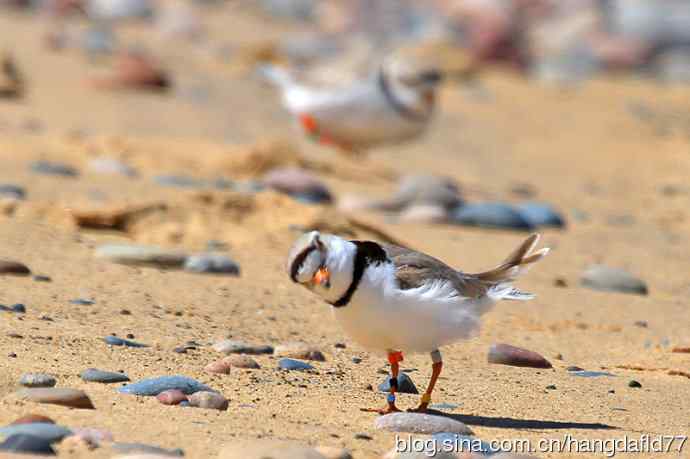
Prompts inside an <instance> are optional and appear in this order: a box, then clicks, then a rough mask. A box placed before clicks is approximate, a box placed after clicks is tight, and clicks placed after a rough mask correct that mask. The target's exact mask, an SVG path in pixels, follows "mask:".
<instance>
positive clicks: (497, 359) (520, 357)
mask: <svg viewBox="0 0 690 459" xmlns="http://www.w3.org/2000/svg"><path fill="white" fill-rule="evenodd" d="M487 360H488V362H489V363H496V364H500V365H511V366H514V367H530V368H551V367H552V365H551V363H550V362H549V361H548V360H546V359H545V358H544V357H542V356H541V355H539V354H537V353H536V352H532V351H528V350H527V349H522V348H519V347H515V346H511V345H510V344H502V343H500V344H492V345H491V347H490V348H489V354H488V358H487Z"/></svg>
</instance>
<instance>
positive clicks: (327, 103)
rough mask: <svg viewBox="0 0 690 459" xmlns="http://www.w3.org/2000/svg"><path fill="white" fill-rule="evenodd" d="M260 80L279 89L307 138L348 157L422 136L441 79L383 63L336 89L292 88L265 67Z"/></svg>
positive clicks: (285, 76)
mask: <svg viewBox="0 0 690 459" xmlns="http://www.w3.org/2000/svg"><path fill="white" fill-rule="evenodd" d="M261 73H262V75H263V76H264V77H265V78H267V79H268V80H270V81H271V82H273V83H274V84H276V85H277V86H278V87H280V88H281V91H282V97H283V105H284V106H285V108H286V109H287V110H288V111H289V112H290V113H291V114H292V115H293V116H295V118H296V119H297V120H298V121H299V122H300V124H301V126H302V128H303V130H304V131H305V132H306V134H307V135H309V136H310V137H312V138H314V139H316V140H318V141H319V142H321V143H324V144H331V145H334V146H336V147H338V148H340V149H341V150H344V151H348V152H361V151H363V150H366V149H368V148H371V147H374V146H376V145H380V144H386V143H397V142H401V141H404V140H408V139H412V138H414V137H417V136H418V135H420V134H421V133H423V132H424V131H425V130H426V128H427V126H428V124H429V121H430V120H431V118H432V115H433V112H434V106H435V99H436V97H435V95H436V87H437V86H438V84H439V82H440V81H441V79H442V74H441V72H440V71H438V70H436V69H435V68H426V67H421V66H416V65H413V64H410V63H406V62H404V61H401V60H399V59H398V60H393V59H389V60H386V61H384V63H383V64H382V65H381V66H380V67H379V69H378V70H377V71H376V72H375V73H374V74H373V75H370V76H369V77H367V78H363V79H357V80H355V81H353V82H350V83H348V84H343V85H337V86H324V87H318V86H311V85H307V84H305V83H300V82H297V81H296V79H295V78H294V77H293V76H292V75H291V74H290V73H289V72H287V71H285V70H283V69H280V68H277V67H269V66H265V67H262V68H261Z"/></svg>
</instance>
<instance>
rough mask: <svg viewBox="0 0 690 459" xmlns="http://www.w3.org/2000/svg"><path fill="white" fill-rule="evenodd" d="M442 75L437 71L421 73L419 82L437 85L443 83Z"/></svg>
mask: <svg viewBox="0 0 690 459" xmlns="http://www.w3.org/2000/svg"><path fill="white" fill-rule="evenodd" d="M443 76H444V75H443V73H442V72H440V71H438V70H429V71H428V72H424V73H422V75H421V76H420V80H421V81H423V82H425V83H431V84H438V83H440V82H442V81H443Z"/></svg>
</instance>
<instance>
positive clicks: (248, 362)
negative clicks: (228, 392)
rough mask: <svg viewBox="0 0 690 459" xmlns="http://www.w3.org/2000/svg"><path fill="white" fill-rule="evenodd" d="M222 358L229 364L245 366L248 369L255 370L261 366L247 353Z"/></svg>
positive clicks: (239, 366)
mask: <svg viewBox="0 0 690 459" xmlns="http://www.w3.org/2000/svg"><path fill="white" fill-rule="evenodd" d="M223 360H224V361H226V362H228V363H229V364H230V365H231V366H233V367H235V368H246V369H250V370H257V369H259V368H261V366H260V365H259V364H258V363H257V362H256V360H254V359H253V358H251V357H249V356H248V355H242V354H239V355H230V356H228V357H225V358H224V359H223Z"/></svg>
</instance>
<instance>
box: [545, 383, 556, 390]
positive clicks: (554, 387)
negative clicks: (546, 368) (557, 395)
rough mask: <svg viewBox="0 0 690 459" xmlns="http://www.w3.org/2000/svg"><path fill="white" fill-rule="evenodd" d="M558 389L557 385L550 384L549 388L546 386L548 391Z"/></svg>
mask: <svg viewBox="0 0 690 459" xmlns="http://www.w3.org/2000/svg"><path fill="white" fill-rule="evenodd" d="M556 389H557V387H556V385H555V384H549V385H548V386H546V390H556Z"/></svg>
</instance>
